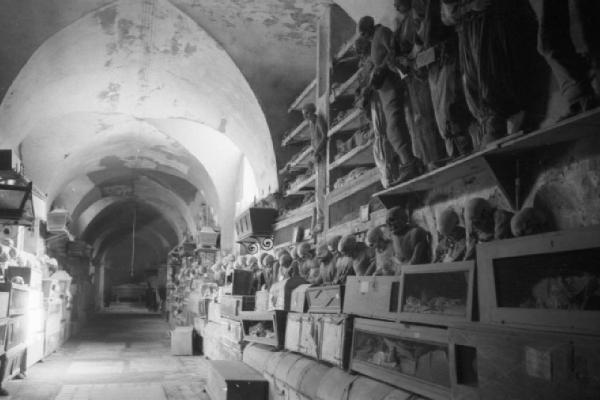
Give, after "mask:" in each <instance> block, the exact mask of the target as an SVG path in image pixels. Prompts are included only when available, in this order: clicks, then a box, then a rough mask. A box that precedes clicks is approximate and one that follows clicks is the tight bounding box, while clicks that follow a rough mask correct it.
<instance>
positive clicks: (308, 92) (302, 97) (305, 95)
mask: <svg viewBox="0 0 600 400" xmlns="http://www.w3.org/2000/svg"><path fill="white" fill-rule="evenodd" d="M316 100H317V78H315V79H313V80H312V81H311V82H310V83H309V84H308V86H307V87H306V88H305V89H304V90H303V91H302V93H300V94H299V95H298V97H296V99H295V100H294V102H293V103H292V104H291V105H290V107H289V108H288V112H292V111H294V110H300V109H301V108H302V106H303V105H304V104H305V103H308V102H312V103H314V102H316Z"/></svg>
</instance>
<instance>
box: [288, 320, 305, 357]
mask: <svg viewBox="0 0 600 400" xmlns="http://www.w3.org/2000/svg"><path fill="white" fill-rule="evenodd" d="M301 329H302V314H298V313H291V312H290V313H288V315H287V326H286V329H285V349H286V350H289V351H295V352H300V334H301V333H300V332H301Z"/></svg>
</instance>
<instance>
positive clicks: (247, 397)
mask: <svg viewBox="0 0 600 400" xmlns="http://www.w3.org/2000/svg"><path fill="white" fill-rule="evenodd" d="M268 389H269V385H268V383H267V381H266V380H265V379H264V378H263V376H262V375H261V374H259V373H258V372H256V371H255V370H254V369H252V368H250V367H249V366H247V365H246V364H244V363H243V362H241V361H210V362H209V372H208V379H207V384H206V390H207V392H208V393H209V395H210V397H211V399H212V400H268V398H269V395H268Z"/></svg>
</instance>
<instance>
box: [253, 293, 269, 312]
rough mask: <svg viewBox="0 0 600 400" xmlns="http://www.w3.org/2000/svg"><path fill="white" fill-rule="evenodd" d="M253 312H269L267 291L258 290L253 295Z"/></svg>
mask: <svg viewBox="0 0 600 400" xmlns="http://www.w3.org/2000/svg"><path fill="white" fill-rule="evenodd" d="M254 297H255V301H254V311H268V310H269V291H268V290H259V291H258V292H256V294H255V295H254Z"/></svg>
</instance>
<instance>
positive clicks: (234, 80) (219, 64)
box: [0, 0, 277, 190]
mask: <svg viewBox="0 0 600 400" xmlns="http://www.w3.org/2000/svg"><path fill="white" fill-rule="evenodd" d="M147 4H148V3H145V2H142V3H140V2H129V1H120V2H118V3H116V4H114V5H111V6H109V7H108V8H105V9H103V10H99V11H96V12H95V13H92V14H88V15H87V16H85V17H84V18H82V19H80V20H78V21H76V22H75V23H73V24H72V25H70V26H68V27H66V28H65V29H63V30H62V31H60V32H58V33H57V34H56V35H54V36H53V37H52V38H50V39H49V40H48V41H47V42H46V43H44V44H43V45H42V46H41V47H40V48H39V49H38V50H37V51H36V52H35V54H34V55H33V56H32V57H31V59H30V60H29V62H28V63H27V64H26V65H25V67H24V68H23V69H22V71H21V73H20V74H19V76H18V77H17V79H16V80H15V82H14V83H13V85H12V86H11V91H10V93H9V94H8V95H7V96H6V98H5V99H4V102H3V103H2V106H1V107H0V117H1V118H2V121H3V124H2V127H1V128H3V129H2V130H3V132H2V136H3V138H4V139H5V143H7V144H9V145H12V146H13V147H15V146H16V145H17V144H18V143H19V142H20V141H21V140H23V139H24V138H26V137H27V136H28V135H30V134H32V133H33V132H34V131H35V130H36V129H37V130H38V131H39V130H40V128H41V127H40V126H38V124H39V121H42V120H47V119H53V118H62V117H63V116H64V115H65V114H70V113H74V112H79V113H98V112H103V113H107V112H108V113H117V114H125V115H131V116H133V117H134V118H137V119H141V120H143V119H146V118H153V119H162V120H165V121H168V120H171V119H186V120H190V121H194V122H196V123H201V124H206V125H208V126H210V127H212V128H213V129H218V128H219V126H220V125H221V121H222V120H223V119H227V121H228V122H227V131H226V133H225V135H227V136H228V137H229V138H231V140H232V141H233V142H234V143H235V144H236V145H237V146H238V147H239V148H243V149H244V152H245V154H246V156H247V157H248V159H249V161H250V163H251V165H252V167H253V169H254V170H255V175H256V178H257V181H258V184H259V186H260V187H261V188H262V189H263V190H266V189H267V188H268V187H269V186H271V187H276V185H277V183H276V182H277V175H276V170H275V158H274V153H273V150H272V149H273V145H272V142H271V137H270V134H269V130H268V127H267V124H266V121H265V119H264V116H263V113H262V110H261V109H260V107H259V105H258V102H257V100H256V98H255V96H254V94H253V92H252V90H251V89H250V87H249V85H248V83H247V82H246V80H245V79H244V77H243V76H242V75H241V73H240V72H239V70H238V69H237V67H236V66H235V64H234V63H233V62H232V60H231V59H230V58H229V56H228V55H227V53H226V52H225V51H223V50H222V49H221V48H220V47H219V46H218V45H217V43H216V42H215V41H214V40H213V39H212V38H211V37H210V36H209V35H208V34H206V32H204V31H203V30H202V29H200V28H199V27H198V26H197V25H196V24H195V23H194V22H193V21H192V20H190V19H189V18H188V17H187V16H185V15H184V14H182V13H181V12H179V11H178V10H177V9H176V8H174V7H173V6H171V5H170V3H168V2H166V1H164V0H156V1H155V3H154V6H153V7H150V8H148V7H147ZM113 9H114V10H115V12H116V14H117V16H116V17H115V21H114V25H115V27H112V28H111V27H108V28H107V26H106V25H107V22H106V17H105V16H104V14H103V13H105V12H106V10H113ZM109 25H110V24H109ZM173 41H176V42H177V43H179V42H181V43H182V45H183V44H184V43H189V44H193V45H194V46H195V47H196V48H197V50H196V52H194V53H193V54H192V55H185V54H181V52H179V51H178V50H177V51H176V49H175V48H174V47H173ZM108 61H110V67H109V68H107V67H105V63H106V62H108ZM47 71H52V74H48V72H47ZM33 87H35V90H36V95H35V96H33V97H32V96H28V93H30V91H31V90H32V88H33ZM57 93H61V95H60V96H57V95H56V94H57ZM32 115H34V116H35V117H34V118H32ZM17 126H18V127H19V129H16V127H17ZM44 127H45V128H47V127H48V125H47V124H44ZM80 134H81V135H85V133H80ZM34 178H35V177H34Z"/></svg>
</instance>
